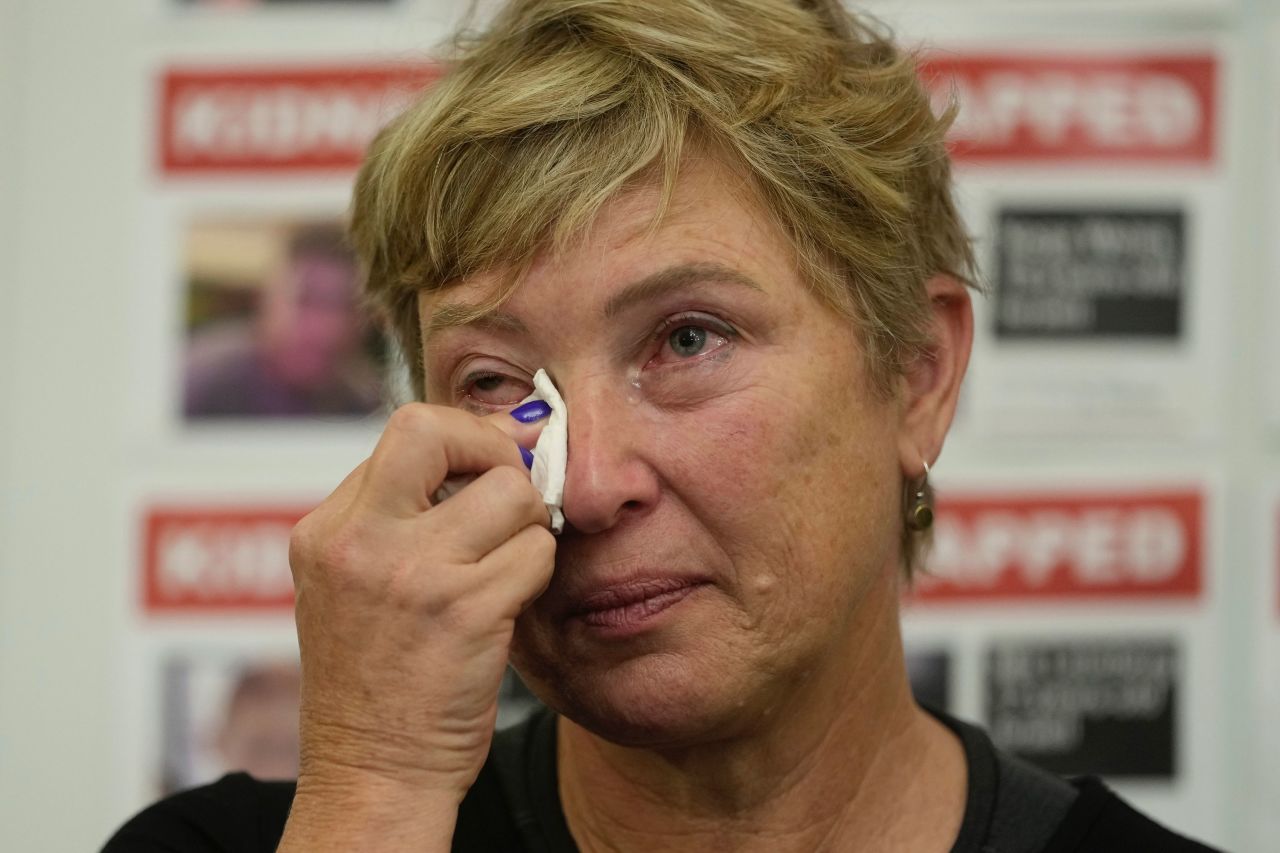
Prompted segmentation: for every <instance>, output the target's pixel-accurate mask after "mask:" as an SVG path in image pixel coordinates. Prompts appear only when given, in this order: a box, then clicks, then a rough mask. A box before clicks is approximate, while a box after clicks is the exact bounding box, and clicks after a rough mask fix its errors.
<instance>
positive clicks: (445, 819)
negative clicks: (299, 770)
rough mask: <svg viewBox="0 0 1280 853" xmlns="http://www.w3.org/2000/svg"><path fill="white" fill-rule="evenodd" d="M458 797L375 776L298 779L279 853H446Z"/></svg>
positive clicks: (327, 775)
mask: <svg viewBox="0 0 1280 853" xmlns="http://www.w3.org/2000/svg"><path fill="white" fill-rule="evenodd" d="M461 800H462V798H461V796H459V795H458V794H456V793H455V792H453V791H450V790H447V789H439V788H432V787H429V786H421V785H414V784H405V783H403V782H401V781H399V780H394V779H387V778H384V777H381V776H380V775H378V774H368V773H345V774H338V773H333V772H322V773H311V774H308V775H304V776H301V777H299V779H298V790H297V794H296V795H295V796H294V800H293V806H292V807H291V808H290V811H289V820H288V823H287V824H286V825H285V833H284V838H283V840H282V842H281V846H280V848H279V850H280V853H292V852H293V851H308V853H324V852H325V851H339V850H341V851H350V850H380V851H387V852H388V853H392V851H400V850H404V851H410V850H412V851H415V853H419V851H437V850H438V851H448V850H449V849H450V847H451V844H452V840H453V832H454V827H455V825H456V823H457V817H458V806H459V804H460V803H461Z"/></svg>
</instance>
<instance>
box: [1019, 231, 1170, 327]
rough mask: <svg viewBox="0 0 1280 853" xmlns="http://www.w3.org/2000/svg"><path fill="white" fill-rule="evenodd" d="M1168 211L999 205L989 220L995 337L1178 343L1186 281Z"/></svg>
mask: <svg viewBox="0 0 1280 853" xmlns="http://www.w3.org/2000/svg"><path fill="white" fill-rule="evenodd" d="M1185 232H1186V227H1185V222H1184V214H1183V212H1182V211H1181V210H1175V209H1118V208H1094V209H1076V210H1072V209H1058V210H1049V209H1043V210H1037V209H1025V208H1005V209H1003V210H1001V211H1000V213H999V217H998V222H997V226H996V235H995V236H996V269H995V270H994V276H995V294H994V295H995V302H996V305H995V318H996V336H997V339H999V340H1009V339H1018V340H1022V339H1033V338H1056V339H1086V340H1088V339H1100V338H1143V339H1148V340H1158V341H1167V342H1176V341H1177V340H1178V338H1179V336H1180V334H1181V332H1182V328H1183V293H1184V290H1185V287H1186V271H1185V263H1184V261H1185V249H1184V246H1185V243H1186V236H1185Z"/></svg>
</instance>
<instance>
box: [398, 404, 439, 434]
mask: <svg viewBox="0 0 1280 853" xmlns="http://www.w3.org/2000/svg"><path fill="white" fill-rule="evenodd" d="M437 419H438V414H437V413H436V411H435V409H434V407H432V406H430V405H428V404H426V403H406V404H405V405H403V406H400V407H399V408H397V409H396V410H395V411H394V412H392V413H391V416H390V417H389V418H387V429H389V430H395V431H397V432H407V433H422V432H430V431H432V430H433V429H434V427H435V425H436V423H437Z"/></svg>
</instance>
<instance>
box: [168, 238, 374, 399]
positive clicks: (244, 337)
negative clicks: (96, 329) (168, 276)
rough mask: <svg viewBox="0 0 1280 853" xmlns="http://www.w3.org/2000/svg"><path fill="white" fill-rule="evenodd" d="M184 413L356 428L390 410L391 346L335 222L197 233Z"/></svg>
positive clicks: (189, 262)
mask: <svg viewBox="0 0 1280 853" xmlns="http://www.w3.org/2000/svg"><path fill="white" fill-rule="evenodd" d="M186 278H187V306H186V334H187V344H186V360H185V365H184V380H183V404H182V406H183V413H184V415H185V417H186V419H187V420H189V421H200V420H206V419H213V418H298V417H307V416H320V417H329V418H332V417H357V416H362V415H367V414H369V413H371V412H373V411H374V410H376V409H377V408H378V406H379V405H380V403H381V399H382V363H383V361H384V360H385V342H384V340H383V338H382V337H381V335H380V334H379V333H378V332H376V331H375V330H374V329H373V327H372V326H371V325H370V324H369V323H368V322H367V319H366V318H365V316H364V314H363V312H362V310H361V307H360V301H359V294H358V275H357V269H356V262H355V259H354V257H353V256H352V253H351V251H350V250H349V249H348V248H347V246H346V242H345V237H344V231H343V229H342V226H341V225H340V224H339V223H337V222H334V221H328V220H325V221H301V222H278V221H255V220H239V221H234V222H211V221H206V222H198V223H196V224H195V225H193V226H192V227H191V229H190V231H189V233H188V235H187V245H186Z"/></svg>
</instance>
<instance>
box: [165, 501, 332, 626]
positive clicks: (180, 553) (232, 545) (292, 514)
mask: <svg viewBox="0 0 1280 853" xmlns="http://www.w3.org/2000/svg"><path fill="white" fill-rule="evenodd" d="M308 512H310V509H301V508H282V507H263V508H253V507H236V508H193V507H182V508H163V509H153V510H151V511H150V512H148V513H147V516H146V521H145V531H144V538H143V550H144V553H143V583H142V596H143V607H144V608H145V609H146V610H147V612H149V613H192V612H204V613H224V612H231V611H244V610H256V611H262V610H267V611H283V612H291V611H292V610H293V576H292V574H291V573H290V571H289V536H290V533H291V532H292V530H293V526H294V525H295V524H297V523H298V520H299V519H301V518H302V517H303V516H304V515H306V514H307V513H308Z"/></svg>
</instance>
